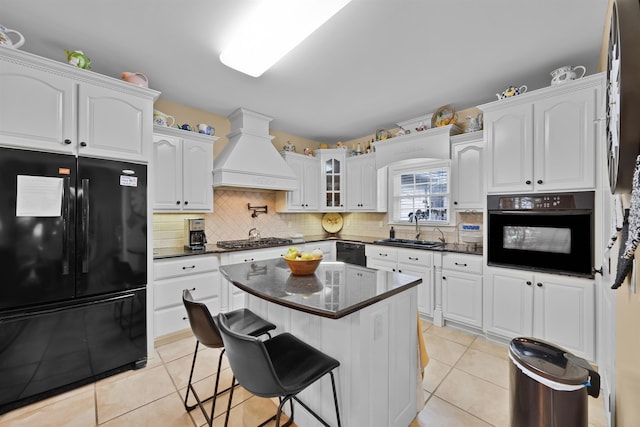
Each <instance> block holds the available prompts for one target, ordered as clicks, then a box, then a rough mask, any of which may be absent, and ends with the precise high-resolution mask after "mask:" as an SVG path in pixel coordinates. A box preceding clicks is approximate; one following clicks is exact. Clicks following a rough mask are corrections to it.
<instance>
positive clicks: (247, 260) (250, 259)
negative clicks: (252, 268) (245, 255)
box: [244, 258, 253, 262]
mask: <svg viewBox="0 0 640 427" xmlns="http://www.w3.org/2000/svg"><path fill="white" fill-rule="evenodd" d="M249 261H253V258H249V259H245V260H244V262H249Z"/></svg>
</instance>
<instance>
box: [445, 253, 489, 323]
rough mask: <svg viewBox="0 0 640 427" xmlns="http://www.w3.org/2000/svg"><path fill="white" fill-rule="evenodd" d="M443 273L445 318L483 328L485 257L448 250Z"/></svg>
mask: <svg viewBox="0 0 640 427" xmlns="http://www.w3.org/2000/svg"><path fill="white" fill-rule="evenodd" d="M441 277H442V314H443V317H444V319H445V320H451V321H455V322H459V323H463V324H465V325H468V326H472V327H476V328H482V257H481V256H479V255H468V254H458V253H445V254H443V255H442V276H441Z"/></svg>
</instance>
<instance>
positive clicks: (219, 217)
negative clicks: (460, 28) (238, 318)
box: [153, 99, 482, 248]
mask: <svg viewBox="0 0 640 427" xmlns="http://www.w3.org/2000/svg"><path fill="white" fill-rule="evenodd" d="M154 108H155V109H157V110H160V111H162V112H163V113H165V114H169V115H171V116H173V117H174V118H175V122H176V124H184V123H188V124H190V125H192V126H194V125H196V124H198V123H207V124H209V125H211V126H213V127H214V128H215V129H216V132H215V135H216V136H217V137H218V138H219V139H218V140H217V141H216V142H215V145H214V158H215V157H217V156H218V154H220V152H221V151H222V149H223V148H224V146H225V145H226V144H227V142H228V141H227V138H226V135H227V134H228V133H229V132H230V131H231V129H230V124H229V120H228V119H227V118H226V117H225V116H220V115H217V114H213V113H209V112H207V111H202V110H198V109H195V108H191V107H188V106H185V105H182V104H178V103H175V102H171V101H167V100H164V99H158V100H157V101H156V102H155V105H154ZM476 113H477V109H475V108H471V109H467V110H463V111H460V112H459V113H458V114H459V117H461V118H462V119H461V125H462V126H463V127H464V126H466V120H464V117H466V115H471V116H473V117H475V114H476ZM269 133H270V134H271V135H273V136H274V139H273V140H272V144H273V145H274V146H275V147H276V149H277V150H278V151H281V150H282V146H283V145H284V144H286V143H287V142H291V143H292V144H294V145H295V146H296V150H297V152H299V153H300V152H302V151H303V150H304V148H307V147H308V148H312V149H315V148H318V147H319V145H320V143H319V142H317V141H313V140H310V139H306V138H301V137H298V136H295V135H291V134H287V133H284V132H277V131H273V130H272V131H270V132H269ZM372 137H373V135H369V136H367V137H363V138H361V139H358V140H354V141H359V140H362V141H367V140H368V141H371V138H372ZM336 142H337V141H336ZM349 144H351V142H349ZM275 195H276V193H275V192H274V191H242V190H240V191H234V190H214V196H213V197H214V211H213V213H202V214H158V213H156V214H154V215H153V236H154V237H153V239H154V242H153V243H154V244H153V246H154V248H170V247H180V246H182V245H183V244H184V243H183V235H184V220H185V219H186V218H205V222H206V227H207V229H206V234H207V239H208V241H209V242H210V243H215V242H217V241H219V240H236V239H246V238H247V237H248V232H249V230H250V229H251V228H254V227H255V228H257V229H258V230H259V231H260V234H261V236H262V237H284V238H288V237H289V235H290V234H291V233H302V234H303V235H305V236H321V235H324V234H325V232H324V230H323V229H322V224H321V221H322V215H323V214H321V213H309V214H305V213H294V214H282V213H276V212H275ZM247 203H251V205H252V206H253V205H255V206H263V205H266V206H267V207H268V208H267V209H268V213H267V214H266V215H265V214H260V215H258V217H257V218H252V217H251V212H250V211H249V210H248V209H247ZM343 217H344V227H343V229H342V232H341V234H345V235H351V236H364V237H374V238H384V237H388V235H389V226H388V225H387V215H386V213H344V214H343ZM461 222H465V223H472V224H482V214H480V213H475V214H474V213H467V214H464V213H463V214H458V216H457V218H456V224H459V223H461ZM395 228H396V237H397V238H402V239H412V238H414V237H415V227H414V226H413V225H409V226H399V227H395ZM440 228H441V230H442V231H443V233H444V234H445V238H446V240H447V241H448V242H455V241H457V240H458V233H457V230H456V227H455V226H451V227H440ZM438 237H440V233H439V232H438V231H436V230H435V228H434V227H430V226H421V238H422V239H425V240H437V239H438Z"/></svg>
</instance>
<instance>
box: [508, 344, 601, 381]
mask: <svg viewBox="0 0 640 427" xmlns="http://www.w3.org/2000/svg"><path fill="white" fill-rule="evenodd" d="M509 353H510V354H511V356H512V357H513V358H514V359H515V360H516V361H517V362H519V363H520V364H521V365H522V366H523V367H524V368H527V369H530V370H531V371H532V372H533V373H535V374H538V375H540V376H541V377H543V378H547V379H549V380H551V381H555V382H558V383H563V384H568V385H579V384H585V383H586V382H587V381H588V380H589V371H588V370H587V369H585V368H584V366H581V365H578V364H576V363H575V362H576V361H579V360H580V358H578V357H576V356H574V355H572V354H571V353H569V352H568V351H567V350H565V349H563V348H560V347H556V346H554V345H552V344H549V343H547V342H544V341H541V340H537V339H534V338H523V337H520V338H514V339H513V340H511V344H510V345H509ZM582 360H583V361H584V359H582ZM584 362H586V361H584ZM587 363H588V362H587Z"/></svg>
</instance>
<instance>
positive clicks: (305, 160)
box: [276, 152, 320, 212]
mask: <svg viewBox="0 0 640 427" xmlns="http://www.w3.org/2000/svg"><path fill="white" fill-rule="evenodd" d="M282 157H283V158H284V159H285V161H286V162H287V164H288V165H289V167H291V169H292V170H293V173H294V174H295V175H296V177H297V179H298V188H296V189H295V190H293V191H278V192H276V212H305V211H313V212H317V211H318V210H319V206H320V160H319V159H317V158H316V157H310V156H305V155H303V154H296V153H291V152H284V153H282Z"/></svg>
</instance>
